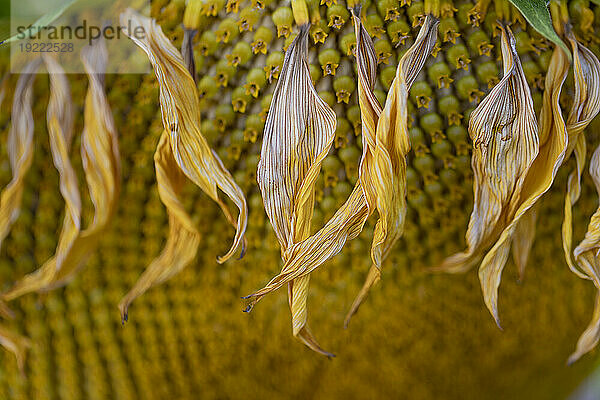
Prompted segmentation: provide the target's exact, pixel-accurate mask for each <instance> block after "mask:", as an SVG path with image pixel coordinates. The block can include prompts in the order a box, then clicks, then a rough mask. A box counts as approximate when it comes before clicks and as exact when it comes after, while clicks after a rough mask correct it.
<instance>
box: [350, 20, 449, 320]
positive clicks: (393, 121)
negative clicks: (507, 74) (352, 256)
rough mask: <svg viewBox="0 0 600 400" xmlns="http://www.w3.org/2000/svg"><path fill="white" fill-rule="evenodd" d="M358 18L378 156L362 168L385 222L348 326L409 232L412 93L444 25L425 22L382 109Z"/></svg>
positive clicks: (370, 49) (363, 95)
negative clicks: (406, 227) (395, 247)
mask: <svg viewBox="0 0 600 400" xmlns="http://www.w3.org/2000/svg"><path fill="white" fill-rule="evenodd" d="M353 15H354V30H355V33H356V43H357V45H356V61H357V65H358V68H357V69H358V82H359V84H358V87H359V91H358V95H359V104H360V109H361V119H362V124H363V132H362V133H363V146H364V147H368V148H370V152H371V153H372V157H371V158H372V161H371V160H365V161H363V163H362V164H361V169H364V170H363V172H362V174H361V184H362V188H363V192H364V195H365V199H366V200H367V203H368V205H369V208H370V209H372V208H373V207H374V206H376V208H377V211H378V214H379V219H378V221H377V223H376V225H375V231H374V234H373V243H372V246H371V258H372V260H373V266H372V267H371V270H370V271H369V274H368V276H367V279H366V281H365V283H364V285H363V287H362V289H361V291H360V292H359V294H358V296H357V298H356V299H355V300H354V302H353V304H352V306H351V308H350V311H349V312H348V314H347V316H346V319H345V323H344V324H345V326H347V325H348V323H349V320H350V317H351V316H352V315H353V314H355V313H356V311H357V310H358V307H359V306H360V304H361V303H362V301H363V300H364V298H365V297H366V296H367V294H368V292H369V289H370V288H371V287H372V286H373V285H374V284H375V283H376V282H377V281H378V280H379V276H380V271H381V264H382V262H383V260H384V259H385V258H386V257H387V255H388V254H389V252H390V250H391V249H392V247H393V245H394V244H395V243H396V242H397V241H398V239H399V238H400V236H401V235H402V232H403V229H404V220H405V217H406V155H407V153H408V152H409V151H410V142H409V136H408V112H407V107H408V105H407V101H408V91H409V90H410V87H411V86H412V83H413V82H414V80H415V79H416V77H417V75H418V74H419V72H420V71H421V69H422V67H423V65H424V64H425V61H426V60H427V58H428V57H429V55H430V54H431V51H432V50H433V48H434V46H435V43H436V39H437V26H438V23H439V21H438V20H437V19H436V18H434V17H432V16H427V18H426V19H425V21H424V23H423V26H422V27H421V30H420V31H419V35H418V36H417V38H416V40H415V43H414V44H413V45H412V46H411V47H410V48H409V49H408V51H407V52H406V53H405V54H404V55H403V57H402V59H401V60H400V63H399V66H398V68H397V70H396V76H395V78H394V80H393V81H392V84H391V87H390V90H389V94H388V97H387V99H386V103H385V107H384V108H383V110H382V109H381V106H380V105H379V102H378V101H377V98H376V97H375V95H374V93H373V89H374V85H375V74H376V71H377V59H376V56H375V49H374V46H373V42H372V40H371V38H370V36H369V35H368V33H367V31H366V29H365V28H364V26H363V25H362V23H361V22H360V19H359V17H357V15H360V11H358V12H353ZM367 155H368V153H367ZM369 214H370V212H369Z"/></svg>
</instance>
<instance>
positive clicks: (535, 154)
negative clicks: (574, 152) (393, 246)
mask: <svg viewBox="0 0 600 400" xmlns="http://www.w3.org/2000/svg"><path fill="white" fill-rule="evenodd" d="M501 32H502V54H503V59H504V64H505V65H504V72H505V75H504V78H503V79H502V80H501V81H500V83H499V84H498V85H497V86H496V87H495V88H494V89H493V90H492V91H491V92H490V94H489V95H488V96H487V97H486V99H484V101H483V102H482V103H481V104H480V105H479V106H478V108H477V109H476V110H475V111H474V112H473V114H472V116H471V121H470V125H469V128H470V131H471V132H472V134H473V133H475V135H474V138H473V141H474V155H473V161H472V165H473V170H474V173H475V180H476V183H475V204H476V205H475V208H474V211H473V214H472V215H471V221H470V222H469V229H468V231H467V243H468V245H469V246H468V247H469V248H468V250H467V251H466V252H464V253H459V254H457V255H454V256H452V257H450V258H448V259H446V260H445V261H444V263H443V264H442V269H444V270H448V271H452V272H457V271H461V270H466V269H468V268H469V267H470V266H472V265H473V264H474V263H475V262H477V260H478V259H479V257H480V256H481V254H482V253H483V252H484V251H485V250H486V248H487V247H488V246H490V245H492V244H493V246H492V248H491V249H490V250H489V252H488V253H487V254H486V256H485V257H484V259H483V261H482V263H481V266H480V268H479V278H480V281H481V285H482V290H483V295H484V300H485V303H486V305H487V306H488V309H489V310H490V312H491V313H492V315H493V316H494V318H495V319H496V322H497V323H499V319H498V312H497V293H498V286H499V285H500V278H501V274H502V269H503V268H504V265H505V263H506V260H507V258H508V252H509V250H510V244H511V242H512V241H513V240H515V230H516V229H517V226H518V224H520V223H521V222H522V220H521V219H522V218H523V216H524V215H525V214H526V213H527V212H532V211H530V209H531V207H532V206H533V205H534V204H535V202H536V201H537V200H538V199H539V197H540V196H541V195H542V194H543V193H545V192H546V191H547V190H548V189H549V188H550V186H551V185H552V182H553V180H554V177H555V175H556V171H557V169H558V167H559V166H560V164H561V163H562V160H563V158H564V154H565V151H566V143H567V142H566V131H565V128H564V122H563V120H562V116H561V113H560V108H559V105H558V98H559V96H560V89H561V88H562V84H563V82H564V79H565V77H566V72H567V70H568V65H567V61H566V57H565V54H563V53H562V52H561V51H559V50H556V51H555V53H554V54H553V59H552V62H551V66H550V72H549V73H548V75H547V82H546V84H547V90H546V93H545V99H544V111H543V113H542V129H541V133H540V137H539V138H538V135H537V124H536V121H535V114H534V112H533V104H532V100H531V94H530V92H529V88H528V86H527V82H526V80H525V76H524V74H523V70H522V68H521V66H520V61H519V59H518V56H517V54H516V51H515V47H514V37H513V36H512V32H510V30H509V29H508V28H506V27H501ZM498 111H499V112H498ZM498 117H500V118H502V119H498ZM506 117H508V118H506ZM497 134H500V135H499V136H498V137H495V136H496V135H497ZM490 156H491V157H490ZM528 218H532V217H531V216H528V217H526V220H525V222H523V223H527V221H528ZM529 222H530V221H529ZM521 228H522V227H521ZM527 237H529V238H531V237H532V236H531V233H529V236H525V238H527ZM516 238H517V240H520V239H523V237H522V236H521V235H517V237H516ZM529 245H530V244H525V246H524V247H528V246H529ZM521 268H523V267H522V266H521Z"/></svg>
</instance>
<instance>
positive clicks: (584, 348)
mask: <svg viewBox="0 0 600 400" xmlns="http://www.w3.org/2000/svg"><path fill="white" fill-rule="evenodd" d="M590 175H591V176H592V180H593V181H594V184H595V185H596V191H597V192H598V195H599V196H600V146H598V148H596V150H595V151H594V154H593V156H592V159H591V160H590ZM599 249H600V206H599V207H598V209H597V210H596V212H595V213H594V215H592V217H591V219H590V223H589V225H588V229H587V232H586V234H585V238H584V239H583V240H582V241H581V243H579V245H578V246H577V247H576V248H575V250H574V252H573V253H574V256H575V261H576V263H577V266H578V267H579V269H580V271H581V272H580V274H581V275H582V276H583V277H584V278H586V279H590V280H591V281H592V282H593V283H594V286H596V290H597V291H598V292H597V294H596V304H595V306H594V315H593V317H592V321H591V322H590V324H589V325H588V327H587V328H586V330H585V331H584V332H583V334H582V335H581V337H580V338H579V341H578V342H577V348H576V349H575V352H574V353H573V354H571V356H570V357H569V361H568V362H569V363H572V362H574V361H576V360H577V359H579V358H580V357H581V356H582V355H584V354H585V353H587V352H589V351H590V350H592V349H593V348H594V347H595V346H596V345H597V344H598V341H599V340H600V256H599V253H598V250H599Z"/></svg>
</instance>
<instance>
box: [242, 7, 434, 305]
mask: <svg viewBox="0 0 600 400" xmlns="http://www.w3.org/2000/svg"><path fill="white" fill-rule="evenodd" d="M436 28H437V21H436V20H435V19H433V18H428V19H427V20H426V23H425V24H424V26H423V28H422V30H421V32H420V33H419V36H418V37H417V40H416V41H415V44H414V45H413V46H412V47H411V49H409V50H408V52H407V53H406V54H405V56H403V59H402V60H401V62H400V64H399V66H398V69H397V73H396V77H395V78H394V82H393V83H392V90H391V91H390V94H389V95H388V98H387V100H386V105H385V107H384V108H383V111H382V114H381V116H380V118H379V119H378V120H377V125H376V126H377V128H376V130H375V131H371V132H370V134H371V135H374V136H375V140H372V139H373V137H371V139H370V140H369V138H368V137H367V138H365V137H364V138H363V143H366V144H367V145H366V146H364V147H363V157H362V159H361V167H360V174H359V180H358V182H357V184H356V186H355V187H354V189H353V191H352V192H351V194H350V196H349V198H348V199H347V200H346V202H345V203H344V204H343V205H342V206H341V207H340V208H339V209H338V210H337V211H336V213H335V214H334V215H333V217H332V218H331V219H330V220H329V221H328V222H327V223H326V224H325V226H324V227H323V228H321V229H320V230H319V231H317V232H316V233H315V234H314V235H312V236H310V237H308V238H306V239H305V240H303V241H301V242H298V243H295V244H294V245H293V246H290V247H289V248H288V249H287V251H286V252H285V254H284V257H283V258H284V267H283V269H282V271H281V272H280V273H279V274H278V275H277V276H275V277H274V278H273V279H271V281H270V282H269V283H267V285H266V286H265V287H264V288H262V289H260V290H258V291H257V292H255V293H253V294H251V295H250V296H248V298H250V299H251V301H250V307H251V306H252V305H254V304H255V303H256V302H258V301H259V300H260V299H261V298H262V297H263V296H265V295H266V294H268V293H270V292H272V291H274V290H277V289H278V288H280V287H281V286H283V285H285V284H286V283H288V282H290V281H292V280H294V279H297V278H299V277H302V276H306V275H308V274H310V273H311V272H312V271H313V270H314V269H316V268H318V267H319V266H320V265H322V264H323V263H324V262H325V261H327V260H328V259H330V258H331V257H333V256H334V255H336V254H337V253H339V252H340V251H341V250H342V248H343V246H344V244H345V243H346V241H347V240H351V239H353V238H355V237H356V236H357V235H358V234H359V233H360V232H361V230H362V228H363V226H364V223H365V221H366V219H367V218H368V216H369V215H370V213H371V210H372V209H371V208H370V207H369V202H368V201H367V198H366V195H365V193H366V192H368V190H367V189H365V188H366V187H368V186H367V185H368V183H371V185H372V186H371V188H374V189H373V190H371V191H370V193H369V195H374V194H376V195H377V196H379V195H380V192H379V191H380V190H381V191H383V190H385V191H387V190H388V187H394V188H395V189H397V188H399V187H400V188H402V187H403V185H404V183H403V182H402V177H403V173H402V169H401V166H402V165H404V166H405V164H402V163H404V162H405V161H404V158H403V152H406V151H408V150H407V149H408V146H409V144H408V137H407V136H406V137H405V138H403V137H402V136H403V132H406V129H407V128H406V124H407V118H408V117H407V110H406V107H403V106H402V105H406V101H407V96H408V90H409V89H410V85H411V84H412V82H413V81H414V79H415V78H416V76H417V74H418V72H419V70H420V68H421V67H422V66H423V64H424V61H425V59H426V58H427V56H428V55H429V52H430V51H431V48H432V47H433V46H432V45H431V43H434V42H435V37H436V32H437V29H436ZM368 65H369V60H365V61H364V63H362V62H361V63H360V64H359V70H362V71H363V72H361V74H364V75H363V78H361V82H359V86H360V87H361V91H363V90H365V89H366V92H368V91H369V90H372V89H370V88H369V87H370V86H371V85H372V81H370V79H372V76H373V75H372V72H370V71H372V69H370V68H369V67H368ZM364 93H365V92H363V94H364ZM361 105H362V107H363V108H365V102H364V100H361ZM361 111H362V109H361ZM374 117H375V116H374V115H371V116H367V117H365V120H368V119H369V118H372V119H374ZM365 126H366V128H363V129H366V130H368V129H371V130H372V129H373V123H371V124H370V128H369V122H367V123H366V124H365ZM367 134H369V133H367ZM378 136H379V139H378V138H377V137H378ZM369 141H371V143H374V144H375V148H371V146H369V145H368V143H369ZM378 141H379V146H382V147H384V146H385V147H388V148H386V149H380V151H381V154H380V155H379V157H380V158H379V159H380V160H381V162H382V164H384V163H387V165H386V168H388V169H387V171H385V172H383V173H384V174H392V175H394V176H393V177H389V175H386V176H387V178H386V179H388V180H389V181H388V182H385V184H384V185H382V186H381V187H379V188H378V187H377V186H376V185H375V184H374V183H373V182H374V181H375V180H377V179H380V177H377V176H376V175H373V176H369V174H379V173H380V172H379V171H378V169H379V168H381V167H380V166H377V167H376V166H370V165H368V164H369V163H370V162H371V161H372V160H374V159H375V157H374V152H375V149H376V148H377V146H378V143H377V142H378ZM392 141H393V146H392ZM366 152H368V153H366ZM386 152H387V154H386ZM390 152H391V153H392V154H390ZM369 153H370V154H369ZM404 154H405V153H404ZM386 157H389V159H388V160H386ZM391 157H394V161H393V162H397V163H398V165H392V166H390V165H389V164H390V163H392V164H393V162H392V161H391ZM376 171H377V172H376ZM395 179H398V181H394V180H395ZM363 182H365V183H364V185H365V186H364V187H363ZM367 182H368V183H367ZM394 182H398V183H397V184H394V185H391V186H388V187H386V186H385V185H389V184H390V183H394ZM399 190H400V193H399V194H398V193H395V194H392V193H384V194H383V193H382V194H381V196H395V195H399V196H403V195H404V191H403V190H402V189H399ZM385 201H386V200H385V199H382V201H381V205H380V204H379V199H377V202H378V204H377V207H378V208H379V207H381V208H380V209H381V210H384V211H382V212H384V213H388V212H390V213H397V214H392V215H401V214H402V212H403V211H402V210H400V211H392V210H387V209H386V208H385V206H384V203H385ZM400 204H402V203H400ZM394 207H395V206H394ZM386 215H387V214H386ZM380 218H382V216H381V214H380ZM384 224H386V227H387V222H385V223H384ZM380 229H382V233H383V232H386V231H385V228H384V227H382V228H380ZM399 229H400V232H401V227H399ZM395 234H396V231H393V235H391V236H390V238H392V239H393V238H394V237H395ZM386 238H387V233H386ZM380 239H381V238H380ZM384 241H385V242H386V243H390V242H393V240H391V241H390V242H387V239H384ZM374 244H375V246H379V245H381V244H380V243H377V242H375V243H374ZM377 251H378V250H376V252H377ZM376 254H377V253H376ZM381 254H385V252H384V251H382V253H381Z"/></svg>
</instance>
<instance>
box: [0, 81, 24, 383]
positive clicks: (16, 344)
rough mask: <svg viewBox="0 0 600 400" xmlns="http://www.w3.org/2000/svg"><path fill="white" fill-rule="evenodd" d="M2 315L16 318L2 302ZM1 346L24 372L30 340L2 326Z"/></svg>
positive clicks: (1, 89) (0, 86)
mask: <svg viewBox="0 0 600 400" xmlns="http://www.w3.org/2000/svg"><path fill="white" fill-rule="evenodd" d="M7 76H8V75H6V76H5V77H4V78H2V83H0V105H1V104H2V102H3V101H4V97H5V95H6V83H7V82H8V80H7ZM30 77H32V76H30ZM0 315H2V317H4V318H13V317H14V314H13V312H12V310H10V309H9V308H8V306H7V305H6V304H5V303H4V302H3V301H0ZM0 345H2V347H4V348H5V349H6V350H8V351H10V352H11V353H13V354H14V355H15V358H16V360H17V366H18V368H19V370H21V372H23V371H24V367H25V356H26V350H27V348H28V347H29V346H30V343H29V340H28V339H27V338H25V337H24V336H21V335H19V334H17V333H15V332H13V331H12V330H10V329H9V328H7V327H5V326H3V325H0Z"/></svg>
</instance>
